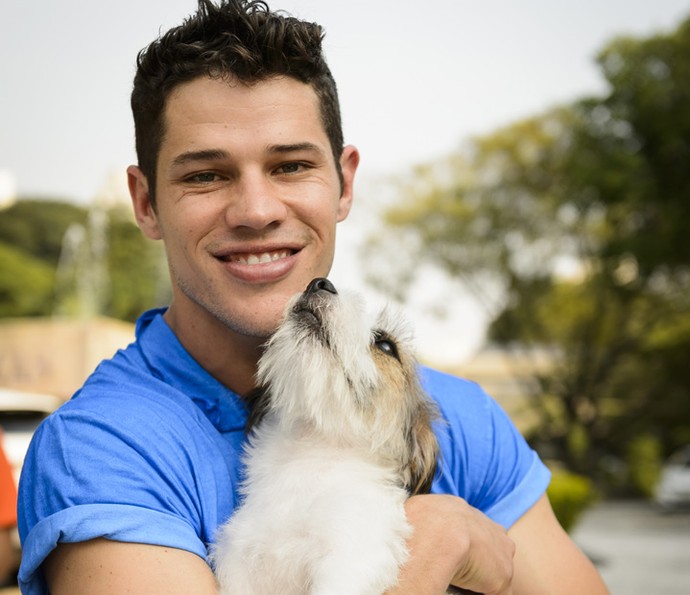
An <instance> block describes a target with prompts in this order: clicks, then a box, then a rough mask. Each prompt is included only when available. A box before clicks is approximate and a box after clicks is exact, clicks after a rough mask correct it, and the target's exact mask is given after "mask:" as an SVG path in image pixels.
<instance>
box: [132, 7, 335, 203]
mask: <svg viewBox="0 0 690 595" xmlns="http://www.w3.org/2000/svg"><path fill="white" fill-rule="evenodd" d="M198 2H199V7H198V9H197V12H196V13H195V14H193V15H192V16H190V17H189V18H187V19H186V20H185V21H184V23H183V24H182V25H180V26H179V27H175V28H173V29H171V30H170V31H168V32H167V33H165V34H164V35H163V36H162V37H160V38H159V39H157V40H156V41H154V42H153V43H151V45H149V46H148V47H146V48H145V49H143V50H142V51H141V52H140V53H139V56H138V58H137V73H136V76H135V77H134V89H133V91H132V99H131V103H132V112H133V114H134V129H135V136H136V150H137V158H138V160H139V167H140V168H141V170H142V172H143V173H144V175H145V176H146V178H147V180H148V183H149V193H150V195H151V201H152V202H153V204H154V206H155V183H156V163H157V160H158V154H159V152H160V147H161V143H162V140H163V136H164V134H165V122H164V110H165V105H166V100H167V98H168V96H169V95H170V92H171V91H172V90H173V89H174V88H175V87H177V86H178V85H180V84H182V83H186V82H189V81H191V80H194V79H196V78H198V77H202V76H207V77H211V78H220V79H222V78H228V79H230V78H232V79H236V80H239V81H240V82H242V83H244V84H253V83H257V82H260V81H264V80H266V79H269V78H271V77H276V76H289V77H292V78H294V79H296V80H298V81H301V82H303V83H306V84H308V85H311V86H312V88H313V89H314V91H315V92H316V95H317V97H318V100H319V105H320V112H321V119H322V122H323V126H324V129H325V131H326V134H327V136H328V139H329V141H330V144H331V150H332V152H333V156H334V158H335V163H336V167H337V169H338V174H339V175H340V176H341V181H342V174H341V171H340V161H339V160H340V156H341V154H342V150H343V132H342V123H341V117H340V107H339V103H338V93H337V89H336V85H335V80H334V79H333V76H332V74H331V71H330V69H329V68H328V65H327V64H326V60H325V58H324V56H323V52H322V48H321V42H322V39H323V36H324V32H323V29H322V28H321V26H319V25H317V24H316V23H309V22H306V21H301V20H299V19H296V18H294V17H291V16H289V15H287V14H286V13H283V12H272V11H271V10H270V9H269V7H268V5H267V4H266V3H265V2H262V1H250V0H221V1H220V3H219V4H214V3H213V2H211V0H198Z"/></svg>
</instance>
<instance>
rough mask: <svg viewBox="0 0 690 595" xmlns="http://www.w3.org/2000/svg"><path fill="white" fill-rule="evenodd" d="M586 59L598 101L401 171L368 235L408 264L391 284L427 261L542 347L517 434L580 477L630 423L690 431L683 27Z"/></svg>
mask: <svg viewBox="0 0 690 595" xmlns="http://www.w3.org/2000/svg"><path fill="white" fill-rule="evenodd" d="M599 63H600V65H601V67H602V69H603V70H604V74H605V76H606V77H607V80H608V81H609V83H610V92H609V94H608V95H607V96H606V97H601V98H597V97H593V98H587V99H584V100H581V101H577V102H574V103H573V104H571V105H567V106H562V107H558V108H554V109H552V110H549V111H548V112H546V113H544V114H540V115H538V116H535V117H533V118H529V119H527V120H524V121H522V122H518V123H516V124H513V125H511V126H508V127H506V128H504V129H502V130H499V131H497V132H495V133H493V134H490V135H487V136H484V137H481V138H477V139H474V140H472V141H471V142H469V143H467V144H466V145H465V146H464V148H463V149H462V150H461V151H459V152H458V153H456V154H454V155H452V156H450V157H449V158H447V159H446V160H444V161H441V162H437V163H434V164H431V165H427V166H423V167H419V168H417V169H416V171H414V172H413V174H412V175H411V176H410V178H409V179H407V180H405V181H404V182H403V184H402V186H401V190H400V195H401V196H402V197H403V199H402V200H401V201H399V202H398V203H397V204H396V205H394V206H393V207H389V208H388V209H387V210H386V221H387V222H388V224H389V226H390V229H391V234H393V235H394V236H395V238H396V239H393V240H392V239H391V236H390V235H387V237H385V238H384V237H383V236H382V235H379V236H378V237H377V238H374V239H372V241H371V242H370V244H369V247H368V248H369V251H370V252H374V253H376V254H378V255H381V254H385V253H386V246H387V245H390V244H392V245H394V246H395V254H394V255H391V256H390V262H393V263H406V267H405V269H404V270H401V267H397V268H396V267H395V266H391V267H390V268H389V270H391V271H392V272H393V273H395V271H396V270H397V271H398V273H399V274H397V275H389V278H388V279H387V280H386V282H387V284H388V286H389V287H392V288H394V289H395V291H396V292H397V293H398V294H401V293H403V294H404V290H405V287H406V286H408V285H409V284H410V283H411V281H412V280H413V279H414V271H415V268H416V266H417V265H418V264H419V263H433V264H434V265H435V266H438V267H440V268H442V269H443V270H445V271H446V272H447V273H448V274H449V275H451V276H452V277H457V278H462V279H463V280H464V281H465V283H466V284H467V285H469V286H470V287H474V288H475V291H476V292H477V294H478V295H479V296H481V297H482V299H484V301H485V302H486V303H487V307H488V308H489V309H490V312H491V314H492V316H493V318H494V323H493V324H492V327H491V329H490V336H491V337H492V338H493V339H494V340H496V341H498V342H500V343H502V344H504V345H506V346H511V345H519V346H520V350H521V353H526V354H529V353H533V352H534V351H535V349H537V348H538V349H540V350H542V351H543V350H548V353H549V354H550V356H551V360H552V362H553V366H552V367H551V369H550V370H549V371H548V373H544V372H543V371H542V370H539V369H538V368H534V373H533V376H532V379H533V382H532V383H531V385H530V393H531V395H532V398H533V400H534V404H535V406H536V409H537V411H538V412H539V414H540V420H541V423H540V424H539V426H538V428H537V431H536V432H535V434H534V435H533V436H532V438H533V439H534V440H535V442H538V443H540V444H542V445H548V448H549V451H550V452H554V453H555V454H556V455H557V456H558V457H559V458H561V459H562V460H564V461H566V462H567V463H568V464H569V466H570V467H571V468H573V469H575V470H577V471H580V472H583V471H584V472H591V471H592V468H591V467H592V463H591V462H592V461H603V460H605V458H604V457H603V455H604V454H615V455H616V456H618V457H621V458H624V457H625V456H626V449H627V448H628V444H629V443H630V442H631V441H632V440H633V439H634V438H635V437H636V436H639V435H641V434H642V433H645V432H646V433H649V432H652V433H656V434H657V435H658V436H659V437H660V438H661V439H662V440H664V441H665V442H666V444H665V445H666V446H667V447H668V448H671V447H673V446H675V445H676V443H677V442H679V441H681V440H687V439H688V438H690V436H688V433H689V432H690V399H689V398H688V397H689V396H690V395H688V389H687V388H685V387H687V386H688V383H687V379H688V374H687V372H686V371H685V368H686V367H687V366H683V365H679V362H678V358H677V357H675V356H674V355H673V354H676V353H683V354H684V358H685V360H684V361H690V360H688V356H690V352H688V345H689V344H690V332H688V331H690V292H689V291H688V290H689V289H690V242H688V240H687V229H688V228H687V221H688V220H690V212H688V211H689V210H690V201H688V200H687V197H688V196H689V191H690V168H688V167H687V163H688V162H690V159H689V158H690V144H689V143H690V140H689V139H690V78H689V77H688V74H690V21H688V22H686V23H683V24H682V25H681V26H680V27H679V28H678V30H677V31H675V32H673V33H671V34H669V35H660V36H656V37H653V38H650V39H647V40H635V39H630V38H627V39H619V40H615V41H613V42H612V43H611V44H610V45H609V46H608V47H607V48H605V50H604V51H603V52H602V53H601V55H600V57H599ZM405 246H406V247H407V250H408V254H407V256H406V257H405V258H403V257H402V256H401V250H402V248H403V247H405ZM372 247H374V249H373V250H372V249H371V248H372ZM389 254H390V251H389ZM411 263H412V264H411ZM565 264H567V265H569V269H570V273H569V274H568V275H564V274H563V270H564V265H565ZM379 285H381V284H380V283H379ZM487 296H488V297H487ZM527 363H528V362H527ZM671 403H673V405H671ZM671 410H673V414H672V415H669V413H670V412H671ZM669 429H670V430H671V431H670V432H669V431H668V430H669ZM595 466H596V465H595Z"/></svg>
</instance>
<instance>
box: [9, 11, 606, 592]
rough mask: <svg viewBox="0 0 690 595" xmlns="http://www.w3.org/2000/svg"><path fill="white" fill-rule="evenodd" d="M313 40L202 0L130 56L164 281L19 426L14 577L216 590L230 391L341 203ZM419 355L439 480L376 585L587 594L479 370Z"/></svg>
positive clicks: (314, 266) (328, 238) (321, 66)
mask: <svg viewBox="0 0 690 595" xmlns="http://www.w3.org/2000/svg"><path fill="white" fill-rule="evenodd" d="M321 37H322V31H321V29H320V28H319V27H318V26H317V25H314V24H310V23H304V22H301V21H298V20H296V19H292V18H288V17H285V16H280V15H277V14H275V13H271V12H270V11H269V10H268V8H267V7H266V6H265V5H264V4H263V3H261V2H245V1H243V0H227V2H226V3H224V4H222V5H221V6H220V7H216V6H214V5H213V4H211V3H210V1H208V0H200V3H199V11H198V12H197V14H196V15H195V16H194V17H193V18H191V19H189V20H188V21H186V22H185V24H184V25H183V26H181V27H179V28H176V29H174V30H172V31H170V32H169V33H168V34H166V35H165V36H163V37H162V38H161V39H160V40H158V41H157V42H155V43H154V44H152V45H151V46H150V47H149V48H148V49H147V50H146V51H145V52H144V53H142V54H141V55H140V57H139V64H138V70H137V75H136V78H135V84H134V91H133V93H132V108H133V112H134V119H135V128H136V138H137V154H138V159H139V166H136V167H135V166H132V167H130V168H129V169H128V178H129V188H130V193H131V196H132V203H133V206H134V212H135V215H136V219H137V222H138V224H139V226H140V228H141V229H142V231H143V232H144V234H145V235H146V236H148V237H149V238H151V239H154V240H158V239H161V240H162V241H163V242H164V245H165V249H166V254H167V259H168V264H169V269H170V275H171V279H172V285H173V298H172V302H171V304H170V306H169V307H168V308H167V309H164V310H159V311H153V312H149V313H146V314H144V315H143V316H142V318H141V319H140V320H139V323H138V325H137V341H136V343H135V344H133V345H131V346H130V347H128V348H127V349H126V350H125V351H124V352H120V353H118V354H117V355H116V356H115V357H114V358H113V359H112V360H110V361H107V362H104V363H102V364H101V365H100V366H99V368H98V369H97V370H96V372H95V373H94V374H93V375H92V377H91V378H90V379H89V380H88V381H87V382H86V384H85V385H84V387H83V388H82V390H81V391H79V392H78V393H77V394H76V395H75V397H74V398H73V399H72V400H71V401H70V402H69V403H68V404H67V405H65V406H64V407H63V408H61V409H60V411H59V412H58V413H57V414H55V415H53V416H51V418H50V419H49V420H48V422H47V423H45V424H43V425H42V426H41V428H40V429H39V431H38V432H37V434H36V436H35V438H34V441H33V443H32V446H31V449H30V451H29V454H28V456H27V462H26V465H25V472H24V480H23V481H22V487H21V492H22V493H21V501H22V505H21V507H20V531H21V534H22V538H23V543H24V552H25V555H24V560H23V563H22V568H21V571H20V581H21V584H22V588H23V589H24V590H25V592H30V593H44V592H46V590H47V589H48V588H49V589H50V592H51V593H53V594H57V595H60V594H62V593H69V594H70V595H75V594H76V595H78V594H80V593H99V594H103V593H125V592H131V593H146V594H152V593H153V594H155V593H161V594H162V593H165V594H175V593H180V594H190V593H198V594H206V593H215V592H216V585H215V581H214V578H213V574H212V571H211V569H210V568H209V566H208V565H207V564H206V561H205V557H206V553H207V545H208V543H209V542H211V541H212V540H213V535H214V532H215V530H216V528H217V527H218V525H219V524H220V523H222V522H223V521H224V520H225V519H226V518H227V517H228V516H229V515H230V514H231V513H232V510H233V508H234V506H235V505H236V503H237V484H238V481H239V477H240V474H241V469H240V464H239V456H240V454H241V448H242V444H243V442H244V440H245V435H244V431H243V427H244V423H245V420H246V416H247V410H246V406H245V404H244V402H243V400H242V395H246V394H247V393H248V392H249V391H250V390H251V389H252V388H253V387H254V372H255V369H256V364H257V360H258V358H259V357H260V354H261V345H262V344H263V343H264V342H265V340H266V338H267V337H268V336H269V335H270V334H271V332H272V331H273V330H274V329H275V328H276V326H277V324H278V323H279V321H280V319H281V316H282V312H283V309H284V306H285V304H286V301H287V300H288V298H289V297H290V296H292V295H293V294H295V293H296V292H299V291H302V290H303V289H304V288H305V287H306V285H307V284H308V282H309V281H310V280H311V279H313V278H314V277H319V276H325V275H327V273H328V271H329V269H330V267H331V263H332V259H333V252H334V245H335V229H336V224H337V223H338V222H340V221H342V220H343V219H345V218H346V217H347V215H348V213H349V210H350V207H351V204H352V198H353V182H354V176H355V172H356V169H357V165H358V162H359V154H358V152H357V150H356V149H355V148H354V147H352V146H345V147H343V138H342V130H341V124H340V114H339V108H338V102H337V93H336V89H335V83H334V82H333V79H332V76H331V73H330V71H329V70H328V67H327V66H326V63H325V61H324V59H323V56H322V54H321V49H320V48H321ZM424 373H425V386H426V388H427V390H429V392H430V394H431V395H432V396H433V397H434V398H435V399H436V400H437V402H438V403H439V407H440V409H441V411H442V414H443V416H444V417H445V419H446V422H447V424H446V426H444V429H443V430H439V436H438V438H439V441H440V443H441V447H442V449H443V460H442V462H441V463H440V465H439V472H438V474H437V478H436V481H435V483H434V492H436V493H434V494H431V495H425V496H416V497H414V498H411V499H410V500H409V501H408V504H407V508H406V510H407V514H408V518H409V519H410V522H411V523H412V524H413V526H414V528H415V531H414V534H413V536H412V538H411V539H410V542H409V547H410V559H409V562H408V563H407V565H406V566H405V567H404V568H403V569H402V570H401V575H400V580H399V583H398V585H397V586H396V587H395V588H394V589H392V590H391V591H390V593H391V594H414V595H420V594H427V593H428V594H436V593H443V592H445V589H446V587H447V586H448V584H449V583H451V582H452V583H454V584H455V585H458V586H461V587H464V588H467V589H471V590H473V591H476V592H482V593H489V594H501V595H504V594H510V593H517V594H520V593H525V594H526V593H529V594H530V595H534V594H538V593H549V594H554V593H588V594H596V593H605V592H606V590H605V588H604V586H603V585H602V583H601V581H600V579H599V578H598V576H597V574H596V571H595V570H594V569H593V567H592V566H591V564H590V563H589V561H588V560H587V559H586V558H585V557H584V556H583V555H582V554H581V553H580V552H579V551H578V550H577V548H575V547H574V545H573V544H572V542H571V541H570V540H569V539H568V537H567V535H566V534H565V533H564V532H563V531H562V530H561V528H560V527H559V526H558V523H557V522H556V521H555V519H554V517H553V513H552V511H551V508H550V505H549V503H548V500H547V499H546V496H545V495H544V491H545V488H546V485H547V483H548V477H549V476H548V472H547V471H546V469H545V468H544V466H543V464H542V463H541V462H540V461H539V460H538V458H537V457H536V455H535V454H534V453H533V452H532V451H531V450H530V449H529V448H528V447H527V446H526V444H525V443H524V441H523V440H522V439H521V438H520V436H519V435H518V434H517V432H516V431H515V429H514V427H513V426H512V425H511V424H510V423H509V421H508V420H507V418H506V417H505V415H504V414H503V413H502V412H501V411H500V410H499V409H498V408H497V407H496V405H495V403H493V401H491V400H490V399H489V398H488V397H486V395H484V394H483V393H482V392H481V391H480V390H479V389H478V388H477V387H476V386H474V385H471V384H470V383H467V382H464V381H461V380H458V379H453V378H450V377H447V376H443V375H440V374H438V373H436V372H432V371H430V370H426V371H425V372H424ZM458 496H460V497H458ZM477 507H479V508H480V509H481V512H480V510H479V509H478V508H477ZM485 513H486V514H485ZM489 516H490V517H491V518H489ZM492 519H493V520H492ZM506 529H508V531H507V532H506Z"/></svg>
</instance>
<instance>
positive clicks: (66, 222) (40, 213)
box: [0, 199, 87, 266]
mask: <svg viewBox="0 0 690 595" xmlns="http://www.w3.org/2000/svg"><path fill="white" fill-rule="evenodd" d="M86 216H87V212H86V209H84V208H83V207H80V206H77V205H74V204H71V203H66V202H59V201H55V200H38V199H24V200H19V201H17V202H15V203H14V204H13V205H12V206H10V207H8V208H6V209H4V210H3V211H2V215H0V242H4V243H5V244H9V245H11V246H14V247H15V248H17V249H19V250H21V251H22V252H24V253H26V254H28V255H31V256H33V257H35V258H38V259H40V260H42V261H43V262H45V263H46V264H49V265H52V266H56V265H57V263H58V259H59V258H60V249H61V247H62V239H63V237H64V236H65V232H66V231H67V228H68V227H69V226H70V225H71V224H73V223H81V224H84V223H85V221H86Z"/></svg>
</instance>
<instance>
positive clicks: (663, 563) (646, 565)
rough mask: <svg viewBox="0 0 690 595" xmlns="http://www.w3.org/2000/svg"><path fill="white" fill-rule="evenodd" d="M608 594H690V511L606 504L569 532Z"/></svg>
mask: <svg viewBox="0 0 690 595" xmlns="http://www.w3.org/2000/svg"><path fill="white" fill-rule="evenodd" d="M571 535H572V537H573V540H574V541H575V542H576V543H577V544H578V545H579V546H580V548H581V549H582V550H583V551H584V552H585V553H586V554H587V555H588V556H589V557H590V558H591V559H592V560H593V561H594V563H595V564H596V565H597V568H598V569H599V572H600V573H601V575H602V577H603V579H604V581H605V582H606V584H607V586H608V587H609V589H610V591H611V595H689V594H690V511H688V510H685V511H677V512H661V511H659V510H657V509H656V508H654V507H653V506H652V505H651V504H648V503H646V502H639V501H632V502H631V501H622V502H618V501H614V502H604V503H601V504H598V505H597V506H595V507H593V508H591V509H590V510H589V511H587V512H586V513H585V514H584V515H583V517H582V519H581V520H580V521H579V523H578V524H577V525H576V526H575V529H574V530H573V531H572V533H571Z"/></svg>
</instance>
